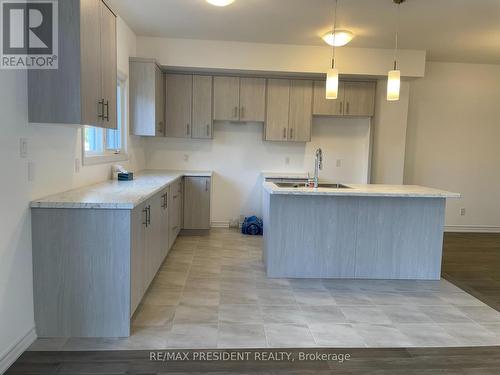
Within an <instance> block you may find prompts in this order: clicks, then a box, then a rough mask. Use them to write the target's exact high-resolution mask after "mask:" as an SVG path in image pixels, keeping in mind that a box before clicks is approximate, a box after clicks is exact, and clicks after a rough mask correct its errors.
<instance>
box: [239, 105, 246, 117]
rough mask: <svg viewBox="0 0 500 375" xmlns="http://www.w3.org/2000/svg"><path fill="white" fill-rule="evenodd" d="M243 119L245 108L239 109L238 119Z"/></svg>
mask: <svg viewBox="0 0 500 375" xmlns="http://www.w3.org/2000/svg"><path fill="white" fill-rule="evenodd" d="M244 117H245V107H241V110H240V118H244Z"/></svg>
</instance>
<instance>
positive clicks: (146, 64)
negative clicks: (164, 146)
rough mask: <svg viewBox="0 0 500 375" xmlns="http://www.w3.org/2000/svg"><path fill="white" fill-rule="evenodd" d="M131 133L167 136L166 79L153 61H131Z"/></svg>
mask: <svg viewBox="0 0 500 375" xmlns="http://www.w3.org/2000/svg"><path fill="white" fill-rule="evenodd" d="M129 76H130V78H129V80H130V91H129V92H130V99H129V103H130V134H133V135H142V136H163V135H165V79H164V75H163V73H162V72H161V70H160V68H159V67H158V66H157V65H156V63H155V62H154V61H139V60H130V63H129Z"/></svg>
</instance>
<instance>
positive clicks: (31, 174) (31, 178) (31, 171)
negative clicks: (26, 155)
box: [28, 161, 35, 182]
mask: <svg viewBox="0 0 500 375" xmlns="http://www.w3.org/2000/svg"><path fill="white" fill-rule="evenodd" d="M28 181H30V182H32V181H35V162H33V161H30V162H29V163H28Z"/></svg>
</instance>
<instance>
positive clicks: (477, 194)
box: [405, 62, 500, 230]
mask: <svg viewBox="0 0 500 375" xmlns="http://www.w3.org/2000/svg"><path fill="white" fill-rule="evenodd" d="M499 104H500V65H478V64H456V63H434V62H432V63H428V64H427V68H426V76H425V78H423V79H420V80H416V81H415V82H414V83H413V84H412V89H411V95H410V107H409V115H408V116H409V119H408V131H407V150H406V163H405V183H415V184H421V185H428V186H433V187H437V188H441V189H448V190H451V191H456V192H459V193H462V194H463V198H462V199H459V200H453V199H452V200H449V201H448V208H447V210H446V224H447V225H448V226H451V228H450V229H454V230H457V229H464V228H462V227H461V226H465V229H469V230H470V229H476V230H488V229H491V230H500V146H499V144H500V105H499ZM461 207H464V208H465V209H466V215H465V216H460V214H459V210H460V208H461ZM491 227H493V228H491Z"/></svg>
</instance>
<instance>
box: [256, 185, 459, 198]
mask: <svg viewBox="0 0 500 375" xmlns="http://www.w3.org/2000/svg"><path fill="white" fill-rule="evenodd" d="M342 185H345V186H348V187H349V188H348V189H346V188H342V189H334V188H317V189H314V188H307V187H301V188H281V187H278V186H276V184H274V183H273V182H264V189H266V191H267V192H269V193H270V194H284V195H333V196H361V197H406V198H460V196H461V195H460V194H459V193H453V192H450V191H445V190H438V189H433V188H429V187H425V186H418V185H379V184H342Z"/></svg>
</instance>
